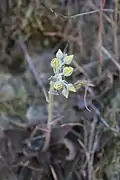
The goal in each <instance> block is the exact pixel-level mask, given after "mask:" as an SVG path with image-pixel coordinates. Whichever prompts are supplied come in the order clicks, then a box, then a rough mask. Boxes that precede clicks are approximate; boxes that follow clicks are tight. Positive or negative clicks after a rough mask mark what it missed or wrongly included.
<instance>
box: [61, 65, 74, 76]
mask: <svg viewBox="0 0 120 180" xmlns="http://www.w3.org/2000/svg"><path fill="white" fill-rule="evenodd" d="M72 73H73V68H72V67H71V66H68V67H65V68H64V69H63V74H64V76H66V77H68V76H70V75H71V74H72Z"/></svg>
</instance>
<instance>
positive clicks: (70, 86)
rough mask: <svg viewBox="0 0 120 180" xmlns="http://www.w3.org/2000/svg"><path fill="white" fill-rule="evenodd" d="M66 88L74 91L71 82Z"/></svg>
mask: <svg viewBox="0 0 120 180" xmlns="http://www.w3.org/2000/svg"><path fill="white" fill-rule="evenodd" d="M67 88H68V90H69V91H72V92H76V89H75V87H74V86H73V84H71V83H70V84H68V85H67Z"/></svg>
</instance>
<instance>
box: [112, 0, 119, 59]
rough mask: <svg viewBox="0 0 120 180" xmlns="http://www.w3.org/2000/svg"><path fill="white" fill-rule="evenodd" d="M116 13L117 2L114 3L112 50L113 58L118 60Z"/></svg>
mask: <svg viewBox="0 0 120 180" xmlns="http://www.w3.org/2000/svg"><path fill="white" fill-rule="evenodd" d="M117 12H118V0H116V1H115V23H114V24H115V25H114V26H113V33H114V50H115V58H116V59H117V60H118V59H119V55H118V40H117V15H118V14H117Z"/></svg>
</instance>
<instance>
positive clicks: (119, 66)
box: [102, 46, 120, 71]
mask: <svg viewBox="0 0 120 180" xmlns="http://www.w3.org/2000/svg"><path fill="white" fill-rule="evenodd" d="M102 52H103V53H104V54H105V55H106V56H107V57H108V58H109V59H110V60H111V61H112V62H113V63H114V64H115V66H116V67H117V68H118V70H119V71H120V64H119V63H118V62H117V59H116V58H114V57H113V56H112V55H111V54H110V52H109V51H107V49H105V48H104V47H103V46H102Z"/></svg>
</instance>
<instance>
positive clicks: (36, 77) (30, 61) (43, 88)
mask: <svg viewBox="0 0 120 180" xmlns="http://www.w3.org/2000/svg"><path fill="white" fill-rule="evenodd" d="M19 43H20V45H21V48H22V50H23V52H24V55H25V58H26V60H27V63H28V65H29V68H30V70H31V72H32V73H33V75H34V77H35V80H36V82H37V84H38V86H39V87H40V88H41V89H42V91H43V94H44V96H45V98H46V101H47V102H48V97H47V93H46V90H45V87H44V85H43V83H42V81H41V79H40V76H39V75H38V73H37V71H36V69H35V67H34V65H33V63H32V59H31V57H30V55H29V53H28V51H27V48H26V46H25V43H24V41H23V39H22V37H20V38H19Z"/></svg>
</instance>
